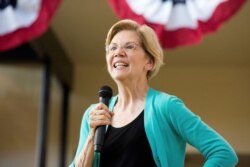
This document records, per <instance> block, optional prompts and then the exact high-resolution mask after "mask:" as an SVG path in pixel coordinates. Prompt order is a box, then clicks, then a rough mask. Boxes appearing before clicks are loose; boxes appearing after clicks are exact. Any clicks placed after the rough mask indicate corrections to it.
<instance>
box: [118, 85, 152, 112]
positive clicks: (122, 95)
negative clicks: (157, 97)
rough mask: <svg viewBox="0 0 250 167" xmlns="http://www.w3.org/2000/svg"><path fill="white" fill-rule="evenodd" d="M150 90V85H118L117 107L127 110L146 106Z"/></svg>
mask: <svg viewBox="0 0 250 167" xmlns="http://www.w3.org/2000/svg"><path fill="white" fill-rule="evenodd" d="M148 89H149V85H148V83H145V84H133V85H132V84H131V85H122V84H118V101H117V104H116V107H118V108H120V109H126V108H133V107H135V106H137V105H142V104H144V101H145V97H146V95H147V92H148Z"/></svg>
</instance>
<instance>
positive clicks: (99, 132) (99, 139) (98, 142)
mask: <svg viewBox="0 0 250 167" xmlns="http://www.w3.org/2000/svg"><path fill="white" fill-rule="evenodd" d="M109 100H110V99H109V98H103V97H100V98H99V101H100V102H102V103H104V104H105V105H106V106H108V104H109ZM105 132H106V125H102V126H98V127H97V128H96V131H95V138H94V151H95V152H101V151H102V146H103V142H104V136H105Z"/></svg>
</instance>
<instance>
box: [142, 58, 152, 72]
mask: <svg viewBox="0 0 250 167" xmlns="http://www.w3.org/2000/svg"><path fill="white" fill-rule="evenodd" d="M153 67H154V61H153V60H152V59H148V62H147V63H146V64H145V67H144V68H145V70H147V71H150V70H152V69H153Z"/></svg>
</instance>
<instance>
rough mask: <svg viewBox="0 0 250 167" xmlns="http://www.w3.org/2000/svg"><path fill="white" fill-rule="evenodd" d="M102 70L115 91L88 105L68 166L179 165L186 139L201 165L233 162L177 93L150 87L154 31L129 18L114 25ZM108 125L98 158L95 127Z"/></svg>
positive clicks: (156, 61) (159, 56) (157, 55)
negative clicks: (106, 99)
mask: <svg viewBox="0 0 250 167" xmlns="http://www.w3.org/2000/svg"><path fill="white" fill-rule="evenodd" d="M106 62H107V67H108V72H109V74H110V75H111V77H112V79H113V80H114V81H115V83H116V85H117V88H118V95H117V96H114V97H112V99H111V100H110V104H109V108H108V107H107V106H105V105H104V104H102V103H99V104H95V105H91V106H90V107H89V108H88V109H87V110H86V112H85V113H84V117H83V120H82V125H81V133H80V141H79V145H78V149H77V153H76V157H75V159H74V161H73V162H72V164H71V166H84V167H90V166H101V167H122V166H124V167H139V166H143V167H153V166H157V167H182V166H184V159H185V148H186V143H189V144H191V145H192V146H194V147H195V148H196V149H197V150H199V151H200V152H201V153H202V155H203V156H204V158H205V162H204V166H206V167H216V166H221V167H231V166H235V165H236V164H237V161H238V159H237V156H236V154H235V152H234V150H233V149H232V147H231V146H230V145H229V143H227V142H226V141H225V139H223V137H222V136H220V135H219V134H218V133H217V132H215V131H214V130H213V129H211V128H210V127H209V126H208V125H207V124H205V123H204V122H203V121H202V120H201V119H200V118H199V117H198V116H196V115H195V114H193V113H192V112H191V111H190V110H189V109H188V108H187V107H186V106H185V105H184V103H183V102H182V101H181V100H180V99H179V98H177V97H175V96H173V95H169V94H167V93H164V92H160V91H157V90H154V89H153V88H151V87H150V86H149V84H148V80H149V79H151V78H152V77H153V76H154V75H156V74H157V72H158V71H159V68H160V67H161V66H162V64H163V51H162V49H161V46H160V44H159V42H158V40H157V37H156V35H155V33H154V31H153V30H152V29H151V28H150V27H148V26H146V25H141V26H140V25H139V24H137V23H136V22H134V21H132V20H122V21H119V22H117V23H116V24H114V25H113V26H112V27H111V29H110V31H109V32H108V34H107V38H106ZM100 125H109V126H108V128H107V131H106V134H105V140H104V146H103V151H102V152H101V156H98V155H97V154H96V153H94V150H93V139H94V133H95V129H96V127H97V126H100Z"/></svg>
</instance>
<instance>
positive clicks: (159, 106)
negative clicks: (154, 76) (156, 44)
mask: <svg viewBox="0 0 250 167" xmlns="http://www.w3.org/2000/svg"><path fill="white" fill-rule="evenodd" d="M117 98H118V97H117V96H114V97H112V99H111V100H110V104H109V109H110V111H112V110H113V108H114V105H115V103H116V101H117ZM92 109H93V105H91V106H90V107H89V108H88V109H87V110H86V112H85V114H84V116H83V120H82V124H81V131H80V140H79V144H78V148H77V152H76V156H77V155H79V153H80V151H81V150H82V148H83V146H84V143H85V140H86V139H87V136H88V133H89V130H90V129H89V125H88V115H89V112H90V111H91V110H92ZM144 127H145V131H146V135H147V138H148V140H149V143H150V147H151V150H152V152H153V157H154V160H155V163H156V164H157V167H183V166H184V160H185V150H186V143H189V144H190V145H192V146H193V147H195V148H196V149H197V150H198V151H199V152H200V153H201V154H202V155H203V156H204V158H205V163H204V165H203V166H204V167H233V166H235V165H236V164H237V163H238V158H237V155H236V153H235V152H234V150H233V148H232V147H231V146H230V145H229V143H228V142H227V141H226V140H225V139H224V138H223V137H222V136H220V135H219V134H218V133H217V132H216V131H215V130H213V129H212V128H210V127H209V126H208V125H207V124H205V123H204V122H203V121H202V120H201V119H200V117H198V116H197V115H195V114H194V113H192V112H191V111H190V110H189V109H188V108H187V107H186V106H185V105H184V103H183V102H182V101H181V100H180V99H179V98H177V97H175V96H172V95H169V94H166V93H164V92H160V91H157V90H154V89H152V88H150V89H149V91H148V93H147V97H146V103H145V107H144ZM98 159H99V155H97V154H96V155H95V157H94V164H93V166H94V167H97V166H98V165H97V163H96V162H98ZM73 166H74V161H73V162H72V163H71V165H70V167H73Z"/></svg>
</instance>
